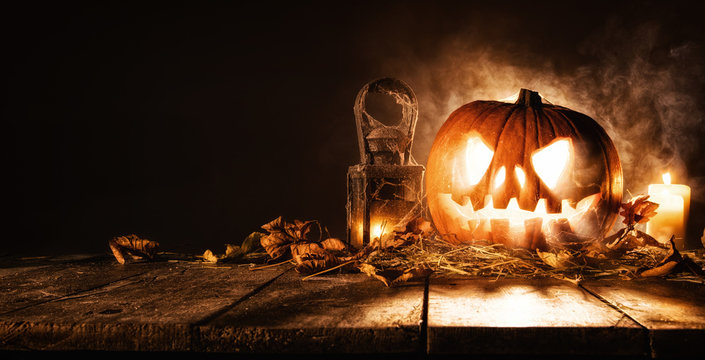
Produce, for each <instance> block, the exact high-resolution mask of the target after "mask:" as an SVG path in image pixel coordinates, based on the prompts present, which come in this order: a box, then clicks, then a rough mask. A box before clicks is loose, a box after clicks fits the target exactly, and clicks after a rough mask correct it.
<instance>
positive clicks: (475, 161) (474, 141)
mask: <svg viewBox="0 0 705 360" xmlns="http://www.w3.org/2000/svg"><path fill="white" fill-rule="evenodd" d="M492 156H494V151H492V149H490V147H489V146H487V145H486V144H485V142H484V141H482V138H481V137H480V136H479V135H478V134H474V135H472V136H470V137H469V138H468V142H467V146H466V147H465V176H466V179H467V181H468V183H469V184H470V185H477V183H479V182H480V180H482V177H483V176H484V175H485V172H486V171H487V168H489V167H490V163H491V162H492Z"/></svg>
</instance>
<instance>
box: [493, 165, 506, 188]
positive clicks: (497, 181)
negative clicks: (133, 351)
mask: <svg viewBox="0 0 705 360" xmlns="http://www.w3.org/2000/svg"><path fill="white" fill-rule="evenodd" d="M506 177H507V171H506V170H505V169H504V166H502V167H501V168H499V171H497V175H495V178H494V188H495V189H498V188H499V187H500V186H502V184H504V179H505V178H506Z"/></svg>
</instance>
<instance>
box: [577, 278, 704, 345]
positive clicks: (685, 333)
mask: <svg viewBox="0 0 705 360" xmlns="http://www.w3.org/2000/svg"><path fill="white" fill-rule="evenodd" d="M583 286H584V287H585V288H586V289H588V290H590V291H592V292H594V293H595V294H597V295H598V296H600V297H601V298H603V299H604V300H606V301H608V302H609V303H610V304H612V305H614V306H616V307H617V308H619V309H620V310H622V311H623V312H624V313H626V314H627V315H629V316H630V317H631V318H633V319H634V320H636V321H637V322H639V323H640V324H641V325H643V326H645V327H646V328H647V329H648V330H649V336H650V341H651V351H652V355H653V356H654V357H657V358H668V357H692V358H697V357H703V356H705V346H703V345H704V344H705V285H703V284H696V283H691V282H683V281H668V280H664V279H645V280H639V281H637V280H634V281H614V282H600V281H591V282H586V283H585V284H583Z"/></svg>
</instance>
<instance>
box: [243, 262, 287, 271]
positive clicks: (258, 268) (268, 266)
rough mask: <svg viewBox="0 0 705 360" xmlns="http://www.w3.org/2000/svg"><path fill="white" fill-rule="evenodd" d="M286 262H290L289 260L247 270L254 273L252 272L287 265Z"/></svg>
mask: <svg viewBox="0 0 705 360" xmlns="http://www.w3.org/2000/svg"><path fill="white" fill-rule="evenodd" d="M288 262H291V260H286V261H282V262H279V263H276V264H269V265H264V266H259V267H251V268H249V270H250V271H254V270H262V269H267V268H271V267H275V266H279V265H281V264H285V263H288Z"/></svg>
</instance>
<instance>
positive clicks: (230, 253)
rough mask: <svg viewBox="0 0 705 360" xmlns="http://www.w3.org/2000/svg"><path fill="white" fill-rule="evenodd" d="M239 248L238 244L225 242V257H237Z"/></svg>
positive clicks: (239, 252)
mask: <svg viewBox="0 0 705 360" xmlns="http://www.w3.org/2000/svg"><path fill="white" fill-rule="evenodd" d="M241 253H242V251H241V248H240V246H239V245H233V244H225V257H226V258H235V257H238V255H239V254H241Z"/></svg>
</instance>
